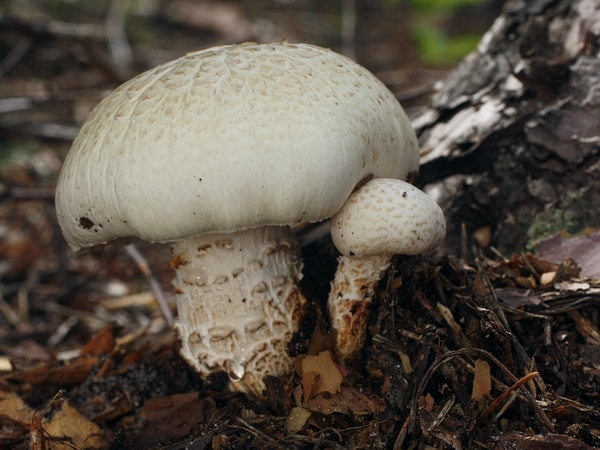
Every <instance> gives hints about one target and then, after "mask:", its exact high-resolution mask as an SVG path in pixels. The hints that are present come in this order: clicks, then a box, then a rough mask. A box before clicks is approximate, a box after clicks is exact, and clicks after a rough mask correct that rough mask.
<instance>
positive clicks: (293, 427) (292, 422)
mask: <svg viewBox="0 0 600 450" xmlns="http://www.w3.org/2000/svg"><path fill="white" fill-rule="evenodd" d="M311 414H312V413H311V412H310V411H309V410H307V409H304V408H301V407H298V406H297V407H295V408H292V410H291V411H290V413H289V415H288V416H287V419H286V420H285V429H286V430H288V431H289V432H291V433H297V432H298V431H300V430H301V429H302V428H304V425H305V424H306V421H307V420H308V419H309V418H310V416H311Z"/></svg>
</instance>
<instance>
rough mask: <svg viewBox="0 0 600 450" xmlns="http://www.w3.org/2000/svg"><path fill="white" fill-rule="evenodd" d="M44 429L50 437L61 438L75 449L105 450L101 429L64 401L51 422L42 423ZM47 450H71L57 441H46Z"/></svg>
mask: <svg viewBox="0 0 600 450" xmlns="http://www.w3.org/2000/svg"><path fill="white" fill-rule="evenodd" d="M44 429H45V430H46V433H48V434H49V435H50V436H53V437H56V438H62V439H65V440H66V441H68V442H70V443H71V444H73V445H75V448H85V449H89V450H93V449H102V448H106V447H107V445H106V442H105V440H104V439H103V437H102V429H101V428H100V427H99V426H98V425H96V424H94V423H92V422H90V421H89V420H88V419H86V418H85V417H84V416H83V415H81V414H80V413H79V412H78V411H77V410H76V409H75V408H73V407H72V406H71V405H70V404H69V403H68V402H67V401H64V402H63V404H62V407H61V409H60V410H59V411H58V412H57V413H56V414H54V416H53V417H52V419H51V420H49V421H44ZM47 448H48V449H71V448H73V447H72V446H69V445H64V444H62V443H61V442H60V441H59V440H57V441H55V440H48V441H47Z"/></svg>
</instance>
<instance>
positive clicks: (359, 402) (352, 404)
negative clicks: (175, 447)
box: [302, 386, 385, 415]
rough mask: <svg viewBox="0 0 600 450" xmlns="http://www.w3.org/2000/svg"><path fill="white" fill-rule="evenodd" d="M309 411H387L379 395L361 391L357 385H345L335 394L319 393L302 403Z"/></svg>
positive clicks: (323, 412)
mask: <svg viewBox="0 0 600 450" xmlns="http://www.w3.org/2000/svg"><path fill="white" fill-rule="evenodd" d="M302 407H303V408H305V409H308V410H309V411H313V412H318V413H321V414H332V413H340V414H355V415H365V414H376V413H380V412H383V411H385V404H384V403H383V402H382V401H381V400H380V399H378V398H377V397H375V396H373V395H370V394H367V393H364V392H361V390H360V389H359V388H357V387H355V386H344V389H342V390H341V391H340V392H338V393H337V394H335V395H330V394H329V393H323V394H318V395H315V396H314V397H312V398H311V399H309V400H308V401H306V402H304V403H303V404H302Z"/></svg>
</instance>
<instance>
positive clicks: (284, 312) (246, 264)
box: [171, 226, 305, 397]
mask: <svg viewBox="0 0 600 450" xmlns="http://www.w3.org/2000/svg"><path fill="white" fill-rule="evenodd" d="M171 265H172V267H173V268H174V269H175V271H176V278H175V280H174V281H173V284H174V286H175V292H176V297H177V309H178V313H179V320H178V323H177V324H176V329H177V331H178V332H179V335H180V338H181V342H182V348H181V354H182V356H183V357H184V358H185V359H186V360H187V361H188V362H189V363H190V364H191V365H192V366H193V367H195V368H196V369H197V370H198V371H199V372H200V373H201V374H202V376H203V377H206V376H208V375H209V374H210V373H213V372H217V371H220V370H223V371H225V372H226V373H227V374H228V375H229V378H230V380H231V387H232V388H233V389H234V390H238V391H242V392H245V393H247V394H250V395H254V396H256V397H259V396H260V394H261V393H262V391H263V389H264V382H263V378H264V377H265V376H266V375H272V376H281V375H285V374H287V373H289V372H291V369H292V365H293V360H292V359H291V358H290V357H289V355H288V354H287V345H288V343H289V342H290V340H291V338H292V335H293V333H294V332H295V331H296V330H297V328H298V324H299V321H300V317H301V314H302V310H303V306H304V303H305V299H304V296H303V295H302V293H301V292H300V289H299V287H298V285H297V283H298V281H299V280H300V279H301V278H302V274H301V269H302V263H301V262H300V256H299V246H298V244H297V241H296V238H295V237H294V235H293V233H292V231H291V230H290V229H289V227H277V226H272V227H262V228H255V229H249V230H244V231H240V232H235V233H227V234H208V235H203V236H199V237H195V238H188V239H185V240H182V241H179V242H177V243H175V244H174V245H173V257H172V260H171Z"/></svg>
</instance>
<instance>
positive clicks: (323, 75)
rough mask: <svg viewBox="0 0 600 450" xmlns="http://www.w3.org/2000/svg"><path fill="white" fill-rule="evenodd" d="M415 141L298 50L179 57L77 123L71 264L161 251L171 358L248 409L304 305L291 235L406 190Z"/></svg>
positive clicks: (66, 170)
mask: <svg viewBox="0 0 600 450" xmlns="http://www.w3.org/2000/svg"><path fill="white" fill-rule="evenodd" d="M418 161H419V154H418V147H417V140H416V136H415V133H414V131H413V130H412V128H411V126H410V122H409V120H408V118H407V117H406V115H405V113H404V111H403V110H402V108H401V106H400V105H399V104H398V102H397V101H396V99H395V97H394V96H393V94H392V93H391V92H390V91H389V90H388V89H387V88H386V87H385V86H384V85H383V84H382V83H381V82H380V81H379V80H377V79H376V78H375V77H374V76H373V75H372V74H371V73H370V72H368V71H367V70H366V69H364V68H363V67H361V66H359V65H358V64H356V63H355V62H353V61H352V60H350V59H348V58H346V57H344V56H341V55H339V54H336V53H334V52H332V51H330V50H327V49H323V48H320V47H316V46H313V45H307V44H290V43H286V42H281V43H274V44H255V43H245V44H240V45H230V46H223V47H215V48H210V49H207V50H202V51H198V52H194V53H189V54H187V55H185V56H183V57H181V58H179V59H176V60H174V61H171V62H168V63H165V64H163V65H161V66H158V67H156V68H154V69H151V70H149V71H147V72H145V73H142V74H140V75H138V76H136V77H135V78H133V79H131V80H130V81H128V82H126V83H124V84H123V85H121V86H120V87H118V88H117V89H116V90H115V91H113V92H112V93H111V94H110V95H108V96H107V97H106V98H105V99H104V100H103V101H102V102H101V103H100V104H99V105H98V106H97V107H96V108H95V109H94V110H93V111H92V113H91V114H90V116H89V118H88V119H87V121H86V122H85V123H84V124H83V126H82V128H81V131H80V133H79V135H78V136H77V138H76V139H75V141H74V143H73V146H72V148H71V150H70V152H69V154H68V155H67V158H66V160H65V163H64V166H63V168H62V171H61V174H60V177H59V180H58V185H57V188H56V210H57V216H58V220H59V223H60V226H61V229H62V232H63V234H64V236H65V239H66V241H67V242H68V244H69V245H70V247H71V248H72V249H74V250H75V251H77V250H79V249H81V248H84V247H91V246H94V245H99V244H104V243H107V242H109V241H111V240H114V239H117V238H140V239H143V240H146V241H150V242H155V243H172V244H171V245H172V261H171V265H172V267H173V268H174V269H175V271H176V278H175V281H174V287H175V294H176V301H177V309H178V315H179V317H178V320H177V323H176V329H177V331H178V333H179V336H180V339H181V346H182V348H181V354H182V355H183V357H184V358H185V359H186V360H187V361H188V362H189V364H191V365H192V366H193V367H194V368H195V369H196V370H197V371H199V372H200V374H201V375H202V376H203V377H207V376H208V375H210V374H211V373H213V372H216V371H225V372H227V373H228V375H229V377H230V380H231V387H232V388H233V389H237V390H241V391H243V392H246V393H248V394H251V395H254V396H260V394H261V392H262V390H263V388H264V382H263V378H264V377H265V376H266V375H273V376H280V375H283V374H286V373H289V372H290V371H291V368H292V359H291V358H290V356H289V355H288V353H287V351H286V349H287V346H288V344H289V342H290V340H291V338H292V335H293V333H294V332H295V331H296V330H297V327H298V323H299V320H300V317H301V314H302V310H303V305H304V303H305V300H304V297H303V295H302V293H301V292H300V290H299V288H298V285H297V284H298V281H299V280H300V279H301V277H302V274H301V268H302V264H301V261H300V256H299V250H298V244H297V242H296V239H295V236H294V234H293V233H292V231H291V230H290V225H293V224H296V223H299V222H318V221H322V220H324V219H327V218H329V217H331V216H332V215H333V214H335V213H336V212H337V211H338V210H339V209H340V208H341V207H342V205H343V204H344V202H345V201H346V199H347V198H348V196H349V195H350V194H351V192H352V191H353V189H354V188H355V186H356V185H357V184H359V182H361V180H364V179H367V178H369V177H391V178H405V177H406V176H407V174H408V173H409V172H412V171H415V170H416V169H417V167H418Z"/></svg>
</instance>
